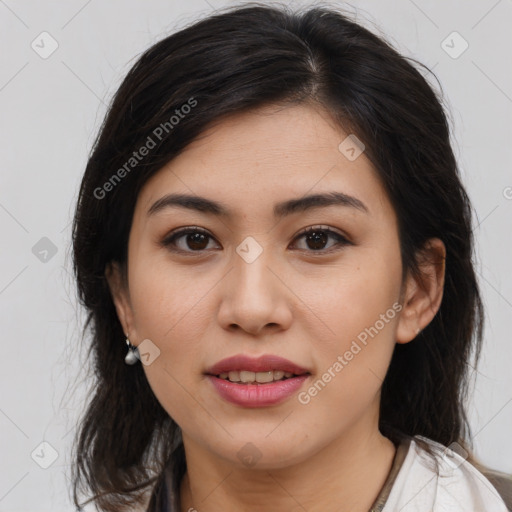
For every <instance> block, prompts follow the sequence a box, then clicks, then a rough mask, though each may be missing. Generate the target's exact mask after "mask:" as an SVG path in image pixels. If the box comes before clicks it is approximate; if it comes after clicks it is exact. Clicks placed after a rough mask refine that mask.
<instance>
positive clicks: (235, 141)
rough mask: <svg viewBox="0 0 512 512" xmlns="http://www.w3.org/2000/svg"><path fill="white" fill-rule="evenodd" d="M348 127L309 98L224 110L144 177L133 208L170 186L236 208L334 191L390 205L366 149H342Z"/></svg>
mask: <svg viewBox="0 0 512 512" xmlns="http://www.w3.org/2000/svg"><path fill="white" fill-rule="evenodd" d="M349 135H350V136H351V134H348V133H346V132H344V131H343V130H342V128H341V127H340V126H338V125H337V124H336V123H335V122H334V120H333V119H332V118H331V116H330V115H329V114H328V113H327V112H325V111H323V110H321V109H320V108H315V107H313V106H311V105H300V106H287V107H276V106H270V107H265V108H261V109H258V110H254V111H250V112H244V113H239V114H236V115H233V116H230V117H228V118H225V119H223V120H222V121H221V122H218V123H216V124H214V125H212V126H211V127H209V128H208V129H207V130H205V131H204V132H203V133H202V134H201V136H200V137H198V138H197V139H196V140H194V141H193V142H192V143H191V144H189V145H188V146H187V147H186V148H185V150H184V151H183V152H182V153H180V154H179V155H178V156H177V157H176V158H174V159H173V160H172V161H171V162H169V163H168V164H167V165H166V166H164V167H163V168H162V169H161V170H160V171H158V172H157V173H156V174H155V175H154V176H152V178H150V180H148V182H147V183H146V184H145V186H144V188H143V189H142V191H141V193H140V195H139V201H138V204H137V209H138V210H139V212H138V213H139V214H143V213H147V212H148V210H149V209H150V208H151V206H152V205H153V204H154V202H155V201H156V200H158V199H159V198H160V197H162V196H163V195H165V194H166V193H169V192H179V193H183V194H193V195H198V196H202V197H210V198H215V199H218V200H219V201H221V202H222V203H224V204H226V205H231V207H232V210H233V213H234V214H240V215H241V214H242V213H245V214H247V213H249V212H251V211H253V213H255V214H256V213H257V211H258V210H261V208H265V209H268V210H269V211H270V210H271V209H272V208H273V206H274V204H275V203H277V202H280V201H283V200H286V199H290V198H297V197H301V196H304V195H310V194H313V193H321V192H332V191H337V192H342V193H345V194H348V195H351V196H354V197H357V198H359V199H360V200H361V201H362V202H364V203H365V204H366V205H367V206H368V209H369V210H370V213H371V214H372V215H374V214H378V212H377V211H376V210H378V209H381V210H382V209H383V208H387V209H388V210H389V208H390V205H389V202H387V197H386V194H385V192H384V189H383V188H382V186H381V183H380V180H379V179H378V176H377V174H376V171H375V169H374V168H373V166H372V164H371V162H370V161H369V159H368V158H367V157H366V156H365V154H364V152H362V153H361V154H360V155H359V156H357V157H356V158H355V159H354V158H347V156H346V154H345V153H344V152H343V150H345V149H346V146H347V144H348V145H350V144H352V146H354V144H353V143H352V142H351V141H352V139H351V138H349ZM351 137H352V136H351ZM340 144H341V146H340ZM355 149H356V150H357V149H358V147H357V146H355ZM352 154H354V153H352ZM349 156H350V155H349ZM269 203H271V204H269ZM381 213H382V212H381ZM388 213H389V212H388Z"/></svg>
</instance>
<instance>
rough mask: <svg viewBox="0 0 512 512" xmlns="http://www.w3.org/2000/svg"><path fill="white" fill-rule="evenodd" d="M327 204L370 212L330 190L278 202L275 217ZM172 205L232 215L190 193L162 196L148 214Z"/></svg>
mask: <svg viewBox="0 0 512 512" xmlns="http://www.w3.org/2000/svg"><path fill="white" fill-rule="evenodd" d="M327 206H345V207H350V208H354V209H356V210H359V211H361V212H364V213H366V214H369V213H370V212H369V210H368V207H367V206H366V205H365V204H364V203H363V202H362V201H361V200H360V199H357V198H356V197H353V196H350V195H348V194H344V193H342V192H328V193H322V194H314V195H309V196H304V197H300V198H298V199H289V200H287V201H283V202H281V203H277V204H276V205H275V206H274V217H277V218H282V217H286V216H288V215H292V214H294V213H298V212H305V211H307V210H310V209H314V208H325V207H327ZM171 207H180V208H186V209H189V210H195V211H199V212H202V213H206V214H210V215H215V216H217V217H226V218H230V217H231V216H232V214H231V213H230V211H229V208H228V207H227V206H226V205H225V204H223V203H220V202H217V201H213V200H211V199H207V198H206V197H201V196H195V195H188V194H167V195H165V196H163V197H161V198H160V199H158V200H157V201H155V202H154V203H153V205H152V206H151V208H149V210H148V212H147V215H148V216H152V215H154V214H156V213H157V212H160V211H162V210H164V209H165V208H171Z"/></svg>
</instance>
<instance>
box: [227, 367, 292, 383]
mask: <svg viewBox="0 0 512 512" xmlns="http://www.w3.org/2000/svg"><path fill="white" fill-rule="evenodd" d="M219 377H220V378H221V379H225V380H229V381H231V382H243V383H244V384H247V383H254V382H257V383H259V384H265V383H267V382H274V381H277V380H282V379H283V378H287V379H288V378H290V377H293V373H291V372H284V371H282V370H274V371H268V372H250V371H247V370H241V371H231V372H225V373H221V374H220V375H219Z"/></svg>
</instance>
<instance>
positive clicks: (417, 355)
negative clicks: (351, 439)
mask: <svg viewBox="0 0 512 512" xmlns="http://www.w3.org/2000/svg"><path fill="white" fill-rule="evenodd" d="M412 62H414V63H416V61H414V60H413V59H410V58H407V57H404V56H402V55H400V54H399V53H398V52H397V51H396V50H395V49H394V48H393V47H392V46H391V45H390V44H389V43H388V42H386V41H385V40H384V39H383V38H382V37H380V36H377V35H374V34H373V33H372V32H370V31H369V30H367V29H366V28H364V27H362V26H361V25H360V24H358V23H356V22H355V21H352V20H351V19H350V17H349V16H348V15H347V14H344V13H342V12H340V11H339V10H338V9H333V8H325V7H318V6H317V7H314V8H309V9H307V10H303V11H295V12H292V11H291V10H289V9H288V8H285V7H276V6H275V5H274V6H272V7H269V6H265V5H261V4H256V5H254V4H252V5H246V6H242V7H238V8H231V9H227V10H224V11H222V12H220V13H217V14H213V15H211V16H209V17H207V18H205V19H202V20H201V21H199V22H196V23H194V24H192V25H191V26H189V27H187V28H185V29H182V30H180V31H178V32H177V33H174V34H172V35H170V36H168V37H166V38H165V39H163V40H161V41H159V42H158V43H156V44H154V45H153V46H152V47H151V48H149V49H148V50H147V51H145V52H144V53H143V54H142V55H141V56H140V58H139V59H138V60H137V62H136V63H135V65H134V66H133V68H132V69H131V70H130V71H129V73H128V75H127V76H126V78H125V79H124V81H123V83H122V84H121V86H120V87H119V89H118V91H117V92H116V94H115V96H114V98H113V101H112V103H111V105H110V108H109V111H108V113H107V115H106V117H105V120H104V122H103V125H102V127H101V130H100V132H99V134H98V137H97V139H96V141H95V144H94V147H93V150H92V153H91V155H90V158H89V161H88V164H87V168H86V170H85V174H84V176H83V181H82V184H81V188H80V193H79V199H78V203H77V207H76V213H75V218H74V225H73V251H74V270H75V274H76V280H77V285H78V293H79V300H80V302H81V304H83V306H85V308H86V310H87V312H88V318H87V323H86V326H85V329H84V332H87V331H89V332H90V350H89V353H90V355H91V356H92V360H93V374H94V377H95V386H94V389H93V394H92V396H91V399H90V401H89V403H88V406H87V410H86V411H85V413H84V416H83V419H82V422H81V424H80V429H79V432H78V434H77V437H76V446H75V450H76V454H75V464H74V467H73V478H74V485H75V487H74V500H75V504H76V506H77V507H78V506H79V500H78V492H79V490H85V491H86V492H87V493H89V494H92V496H93V498H92V499H94V500H95V502H96V505H97V507H99V508H100V510H102V511H121V510H130V509H131V507H132V508H133V506H134V504H135V503H136V502H137V500H139V502H140V503H142V502H143V498H142V494H141V493H142V492H143V491H144V490H146V491H147V490H148V489H151V488H154V490H155V493H154V495H153V501H152V503H151V505H150V510H153V509H154V507H155V502H156V498H155V497H156V496H157V491H158V489H160V486H161V483H162V474H163V468H164V467H165V466H168V465H171V467H172V468H173V472H174V478H175V485H176V486H178V484H179V481H180V479H181V477H182V475H183V474H184V472H185V468H186V466H185V457H184V451H183V445H182V443H181V441H180V429H179V428H178V426H177V425H176V423H175V422H174V421H173V420H172V418H170V417H169V415H168V414H167V413H166V411H165V410H164V409H163V408H162V406H161V405H160V403H159V402H158V401H157V400H156V398H155V396H154V394H153V392H152V390H151V388H150V386H149V385H148V382H147V380H146V377H145V374H144V371H143V368H142V366H141V365H140V364H139V365H136V366H128V365H126V364H125V363H124V356H125V353H126V345H125V337H124V333H123V330H122V327H121V324H120V322H119V320H118V318H117V315H116V310H115V308H114V304H113V301H112V297H111V295H110V291H109V288H108V286H107V282H106V278H105V269H106V267H107V265H108V264H109V263H110V262H113V261H116V262H119V263H120V264H121V265H125V263H126V256H127V242H128V237H129V233H130V227H131V222H132V216H133V211H134V206H135V202H136V200H137V196H138V193H139V191H140V190H141V187H142V186H143V185H144V183H145V182H146V181H147V180H148V178H149V177H151V176H152V175H153V174H154V173H156V172H157V171H158V170H159V169H161V167H162V166H163V165H165V164H166V163H168V162H169V161H170V160H172V159H173V158H174V157H175V156H177V155H178V154H179V153H180V151H182V150H183V148H185V147H186V146H187V145H188V144H189V143H190V142H192V141H193V140H194V139H195V138H196V137H198V136H199V135H200V134H201V133H202V132H203V131H204V130H205V129H206V128H207V127H210V126H212V125H213V124H215V123H218V122H220V121H221V120H223V119H225V118H226V117H227V116H229V115H230V114H233V113H239V112H242V111H247V110H249V109H256V108H258V107H262V106H265V105H270V104H281V105H291V104H301V103H304V102H308V103H310V104H313V105H317V106H318V108H324V109H327V110H328V111H329V112H330V113H331V115H332V116H333V118H334V119H336V120H337V122H338V123H339V125H340V127H342V128H343V129H344V130H345V131H346V132H347V133H353V134H355V135H356V136H357V137H358V138H359V139H360V140H361V141H363V142H364V144H365V146H366V150H365V154H366V156H367V157H368V158H369V159H370V161H371V162H372V164H373V165H374V166H375V169H376V170H377V172H378V176H379V178H380V179H381V181H382V183H383V185H384V187H385V189H386V191H387V194H388V195H389V198H390V200H391V202H392V204H393V206H394V209H395V211H396V214H397V217H398V221H399V237H400V249H401V257H402V264H403V270H404V276H405V274H406V272H411V273H413V274H415V275H417V276H419V275H420V268H419V266H418V256H419V254H420V250H421V248H422V246H423V244H424V243H425V242H426V241H427V240H428V239H429V238H431V237H438V238H440V239H441V240H442V241H443V242H444V244H445V247H446V251H447V255H446V275H445V288H444V297H443V300H442V303H441V306H440V309H439V311H438V313H437V314H436V316H435V317H434V318H433V320H432V321H431V323H430V324H429V325H428V326H427V327H426V328H425V329H424V330H423V331H422V332H421V334H420V335H419V336H418V337H417V338H416V339H415V340H414V341H412V342H410V343H407V344H397V345H396V347H395V350H394V354H393V357H392V361H391V364H390V367H389V371H388V373H387V376H386V378H385V381H384V384H383V386H382V398H381V411H380V429H381V432H382V433H383V434H384V435H386V436H387V437H389V438H390V439H392V440H393V441H395V442H398V441H400V440H401V439H402V438H403V436H413V435H422V436H425V437H428V438H430V439H432V440H435V441H438V442H440V443H442V444H444V445H449V444H450V443H452V442H454V441H456V442H458V443H459V444H460V445H461V446H463V447H465V448H466V449H467V450H468V451H469V450H470V447H469V441H468V439H469V427H468V422H467V418H466V413H465V406H464V404H465V399H466V396H467V391H468V382H469V378H468V377H469V373H468V368H470V367H471V366H469V361H470V359H471V357H474V359H475V361H474V362H473V363H472V364H473V366H475V365H476V362H477V360H478V356H479V353H480V347H481V341H482V331H483V307H482V302H481V298H480V294H479V289H478V285H477V279H476V277H475V270H474V266H473V261H472V260H473V235H472V225H471V223H472V216H471V214H472V212H471V206H470V201H469V199H468V196H467V194H466V192H465V190H464V187H463V185H462V183H461V179H460V175H459V171H458V168H457V163H456V159H455V157H454V153H453V151H452V147H451V145H450V129H449V125H448V122H447V117H446V113H445V109H444V108H443V105H442V103H443V101H442V97H441V96H440V95H439V94H438V93H436V92H435V91H434V89H433V88H432V87H431V86H430V85H429V84H428V82H427V80H426V78H425V77H424V76H423V74H422V73H420V71H418V69H424V70H425V71H427V72H429V70H428V68H427V67H425V66H424V65H422V64H420V63H417V64H418V68H416V67H415V66H414V65H413V63H412ZM192 102H195V103H194V107H193V108H192V109H188V112H189V113H187V114H184V112H185V111H184V110H181V109H182V106H183V105H186V104H188V105H192ZM176 110H179V111H180V112H181V113H182V114H184V115H181V116H179V121H177V122H176V119H175V120H174V121H170V120H171V117H172V116H175V118H176V116H177V115H178V114H177V112H176ZM166 123H167V124H166ZM157 127H167V130H165V136H162V137H160V138H158V137H157V136H156V135H155V130H156V129H157ZM157 133H160V132H157ZM162 134H163V132H162ZM150 136H152V140H153V142H154V143H155V145H154V147H153V148H152V149H151V150H150V151H149V153H148V154H147V156H145V157H144V158H143V159H140V161H137V162H136V164H135V165H131V166H127V165H126V164H127V162H128V161H129V159H130V157H131V156H132V153H133V151H134V150H137V149H138V148H140V147H142V146H143V145H145V144H146V143H147V141H148V137H150ZM132 163H133V162H132ZM123 168H124V170H125V172H124V173H123V172H119V170H120V169H123ZM114 175H116V176H117V178H115V179H114ZM118 178H119V179H118ZM107 182H108V183H110V185H105V184H106V183H107ZM177 293H179V291H177Z"/></svg>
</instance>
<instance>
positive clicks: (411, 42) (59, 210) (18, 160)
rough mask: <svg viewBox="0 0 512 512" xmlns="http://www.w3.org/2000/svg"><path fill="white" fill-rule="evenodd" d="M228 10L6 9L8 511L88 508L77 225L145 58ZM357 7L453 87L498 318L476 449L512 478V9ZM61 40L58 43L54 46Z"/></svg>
mask: <svg viewBox="0 0 512 512" xmlns="http://www.w3.org/2000/svg"><path fill="white" fill-rule="evenodd" d="M229 3H230V4H234V3H235V2H229ZM292 3H293V4H296V5H299V4H301V5H302V4H305V3H306V2H292ZM334 3H335V2H331V4H334ZM227 4H228V3H227V2H222V1H221V0H208V1H206V0H188V1H187V2H177V1H169V0H165V1H164V0H158V1H151V2H142V1H138V2H137V1H135V0H129V1H126V0H125V1H120V0H115V1H108V2H107V1H103V2H100V1H99V0H90V1H86V0H73V1H69V0H68V1H63V0H62V1H46V2H36V1H34V0H32V1H15V0H5V1H3V0H0V38H1V43H2V44H1V47H2V65H1V67H0V108H1V116H2V117H1V119H2V123H1V127H0V130H1V132H0V151H1V153H0V173H1V174H0V176H1V181H0V184H1V186H0V225H1V230H2V231H1V232H2V238H1V252H0V307H1V321H2V324H1V325H2V329H1V332H2V342H1V343H2V345H1V346H2V371H1V377H0V384H1V395H0V396H1V398H0V429H1V436H0V443H1V444H0V461H1V467H0V511H2V512H5V511H10V512H14V511H31V512H36V511H52V512H55V511H59V510H71V509H72V507H71V502H70V499H69V491H68V489H69V481H68V478H69V476H66V475H69V471H68V470H69V464H70V457H69V450H70V446H71V441H72V437H73V433H74V427H75V423H76V419H77V415H78V414H79V413H81V412H82V410H83V404H84V397H85V394H86V393H87V385H88V382H87V380H86V379H85V377H84V376H83V374H81V373H80V369H81V359H80V358H83V353H80V351H79V344H80V338H79V336H80V321H81V320H82V319H83V314H82V313H81V312H80V311H79V309H78V307H77V305H76V300H75V292H74V283H73V281H72V277H71V276H72V274H71V265H70V262H71V260H70V252H69V243H70V221H71V218H72V212H73V207H74V202H75V199H76V195H77V189H78V185H79V181H80V178H81V175H82V173H83V170H84V167H85V163H86V159H87V155H88V152H89V149H90V147H91V144H92V142H93V140H94V137H95V135H96V133H97V130H98V127H99V125H100V123H101V121H102V119H103V116H104V114H105V111H106V105H107V104H108V102H109V100H110V98H111V96H112V94H113V93H114V91H115V89H116V87H117V86H118V85H119V83H120V80H121V79H122V78H123V77H124V75H125V74H126V72H127V71H128V70H129V68H130V67H131V65H132V64H133V63H134V62H135V59H136V57H137V55H139V54H140V53H141V52H142V51H143V50H145V49H146V48H148V47H149V46H150V45H152V44H153V43H155V42H156V41H157V40H159V39H161V38H163V37H164V36H165V35H166V34H167V33H169V32H172V31H174V30H175V29H178V28H181V27H182V26H183V25H184V24H186V23H188V22H189V21H192V20H194V19H196V18H197V17H198V16H201V15H206V14H208V13H210V12H211V11H212V10H214V9H215V8H219V7H222V6H224V5H227ZM340 4H341V3H340ZM343 5H345V6H346V7H347V8H348V9H349V10H351V11H353V12H357V19H358V20H359V21H360V22H361V23H363V24H364V25H365V26H367V27H369V28H370V29H372V30H374V31H376V32H377V33H380V34H381V35H385V36H387V37H388V39H389V40H390V41H391V42H392V43H393V44H394V45H395V46H396V47H397V48H398V49H399V50H400V51H402V52H403V53H404V54H405V55H407V56H410V57H413V58H416V59H418V60H420V61H422V62H424V63H425V64H426V65H428V66H429V67H431V68H433V70H434V72H435V73H436V74H437V76H438V77H439V79H440V81H441V84H442V87H443V89H444V93H445V97H446V102H447V107H448V109H449V112H450V116H451V118H452V119H453V125H452V126H453V130H454V132H453V143H454V146H455V151H456V155H457V157H458V159H459V162H460V167H461V170H462V172H463V178H464V181H465V184H466V186H467V189H468V192H469V194H470V197H471V199H472V201H473V204H474V206H475V209H476V211H477V213H478V216H477V224H478V227H477V228H476V229H475V235H476V240H477V251H478V266H477V269H478V274H479V279H480V284H481V288H482V292H483V295H484V301H485V305H486V308H487V328H486V331H485V346H484V350H483V357H482V362H481V366H480V368H479V373H478V376H477V378H476V385H475V394H474V397H473V399H472V400H471V403H470V405H471V406H470V418H471V425H472V429H473V432H474V433H475V434H476V436H475V439H474V443H475V448H476V452H477V455H478V456H480V457H481V459H482V460H483V461H484V462H485V463H487V464H489V465H491V466H493V467H495V468H497V469H502V470H506V471H508V472H512V443H511V442H510V433H511V432H512V429H511V426H512V403H511V402H512V372H511V368H510V363H511V359H512V357H511V356H512V338H511V336H510V325H509V320H510V318H511V316H512V277H511V273H510V263H511V260H512V258H511V255H512V241H511V235H512V231H511V224H512V223H511V218H512V172H511V160H512V158H511V136H510V135H511V123H510V121H511V112H512V66H511V50H512V44H511V43H512V35H511V32H510V26H512V1H511V0H500V1H496V0H482V1H467V0H466V1H462V0H461V1H453V0H451V1H444V0H443V1H441V0H438V1H423V2H421V3H420V1H419V0H416V1H412V0H395V1H393V2H392V3H391V2H383V1H377V0H372V1H370V0H368V1H361V2H357V1H355V2H352V4H343ZM43 31H46V32H48V33H49V34H51V37H52V38H54V39H55V40H56V41H57V43H58V48H57V50H56V51H55V52H54V53H53V54H52V55H50V56H49V57H48V58H46V59H43V58H41V57H40V55H39V54H38V53H36V51H34V50H33V49H32V47H31V44H32V42H33V41H35V43H34V44H39V47H41V46H43V43H42V42H41V38H42V37H45V36H40V34H41V33H42V32H43ZM453 31H457V32H458V33H459V34H460V36H462V38H463V39H464V40H465V41H467V43H468V44H469V47H468V49H467V50H466V51H465V52H464V53H462V54H461V55H460V56H458V58H452V57H451V56H450V55H448V53H446V51H445V49H443V46H442V44H443V43H442V42H443V41H444V40H446V38H447V36H449V35H450V34H451V33H452V32H453ZM46 37H47V36H46ZM457 37H458V36H455V39H453V36H451V39H450V38H449V39H448V40H447V41H446V43H444V44H445V45H446V44H447V45H450V46H453V49H452V52H454V51H455V52H456V51H457V50H460V49H461V48H462V47H461V46H460V45H461V44H463V42H462V40H461V39H460V38H459V39H457ZM452 39H453V43H452V42H451V40H452ZM49 44H50V40H49V39H45V41H44V45H45V48H46V49H48V48H50V46H49ZM40 51H42V48H41V49H40ZM430 81H431V83H434V86H436V87H437V85H436V84H435V81H433V80H430ZM432 151H436V148H432ZM42 237H47V238H49V239H50V240H51V242H52V243H53V244H54V245H55V246H56V249H57V253H56V254H55V255H54V256H52V254H51V252H50V253H48V255H47V256H46V259H47V261H41V260H40V258H44V253H39V255H38V256H39V257H37V255H36V254H34V253H33V251H32V248H33V247H34V246H35V245H36V244H37V243H38V241H39V240H40V239H41V238H42ZM37 247H38V246H36V248H37ZM35 252H36V253H37V251H35ZM77 376H78V377H77ZM43 441H46V442H47V443H50V445H51V446H52V447H53V448H54V449H55V450H56V451H57V453H58V457H57V459H56V460H55V461H54V462H53V463H52V464H51V465H50V466H49V467H48V468H47V469H43V468H41V467H40V466H39V465H38V464H37V463H36V462H35V460H39V461H42V462H45V461H46V462H47V463H48V462H49V461H50V460H51V459H50V457H51V453H52V452H51V449H50V448H49V447H48V446H43V447H41V446H40V443H42V442H43ZM34 450H36V451H35V454H34V459H35V460H34V459H33V458H32V457H31V453H32V452H33V451H34ZM43 452H44V453H43Z"/></svg>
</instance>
